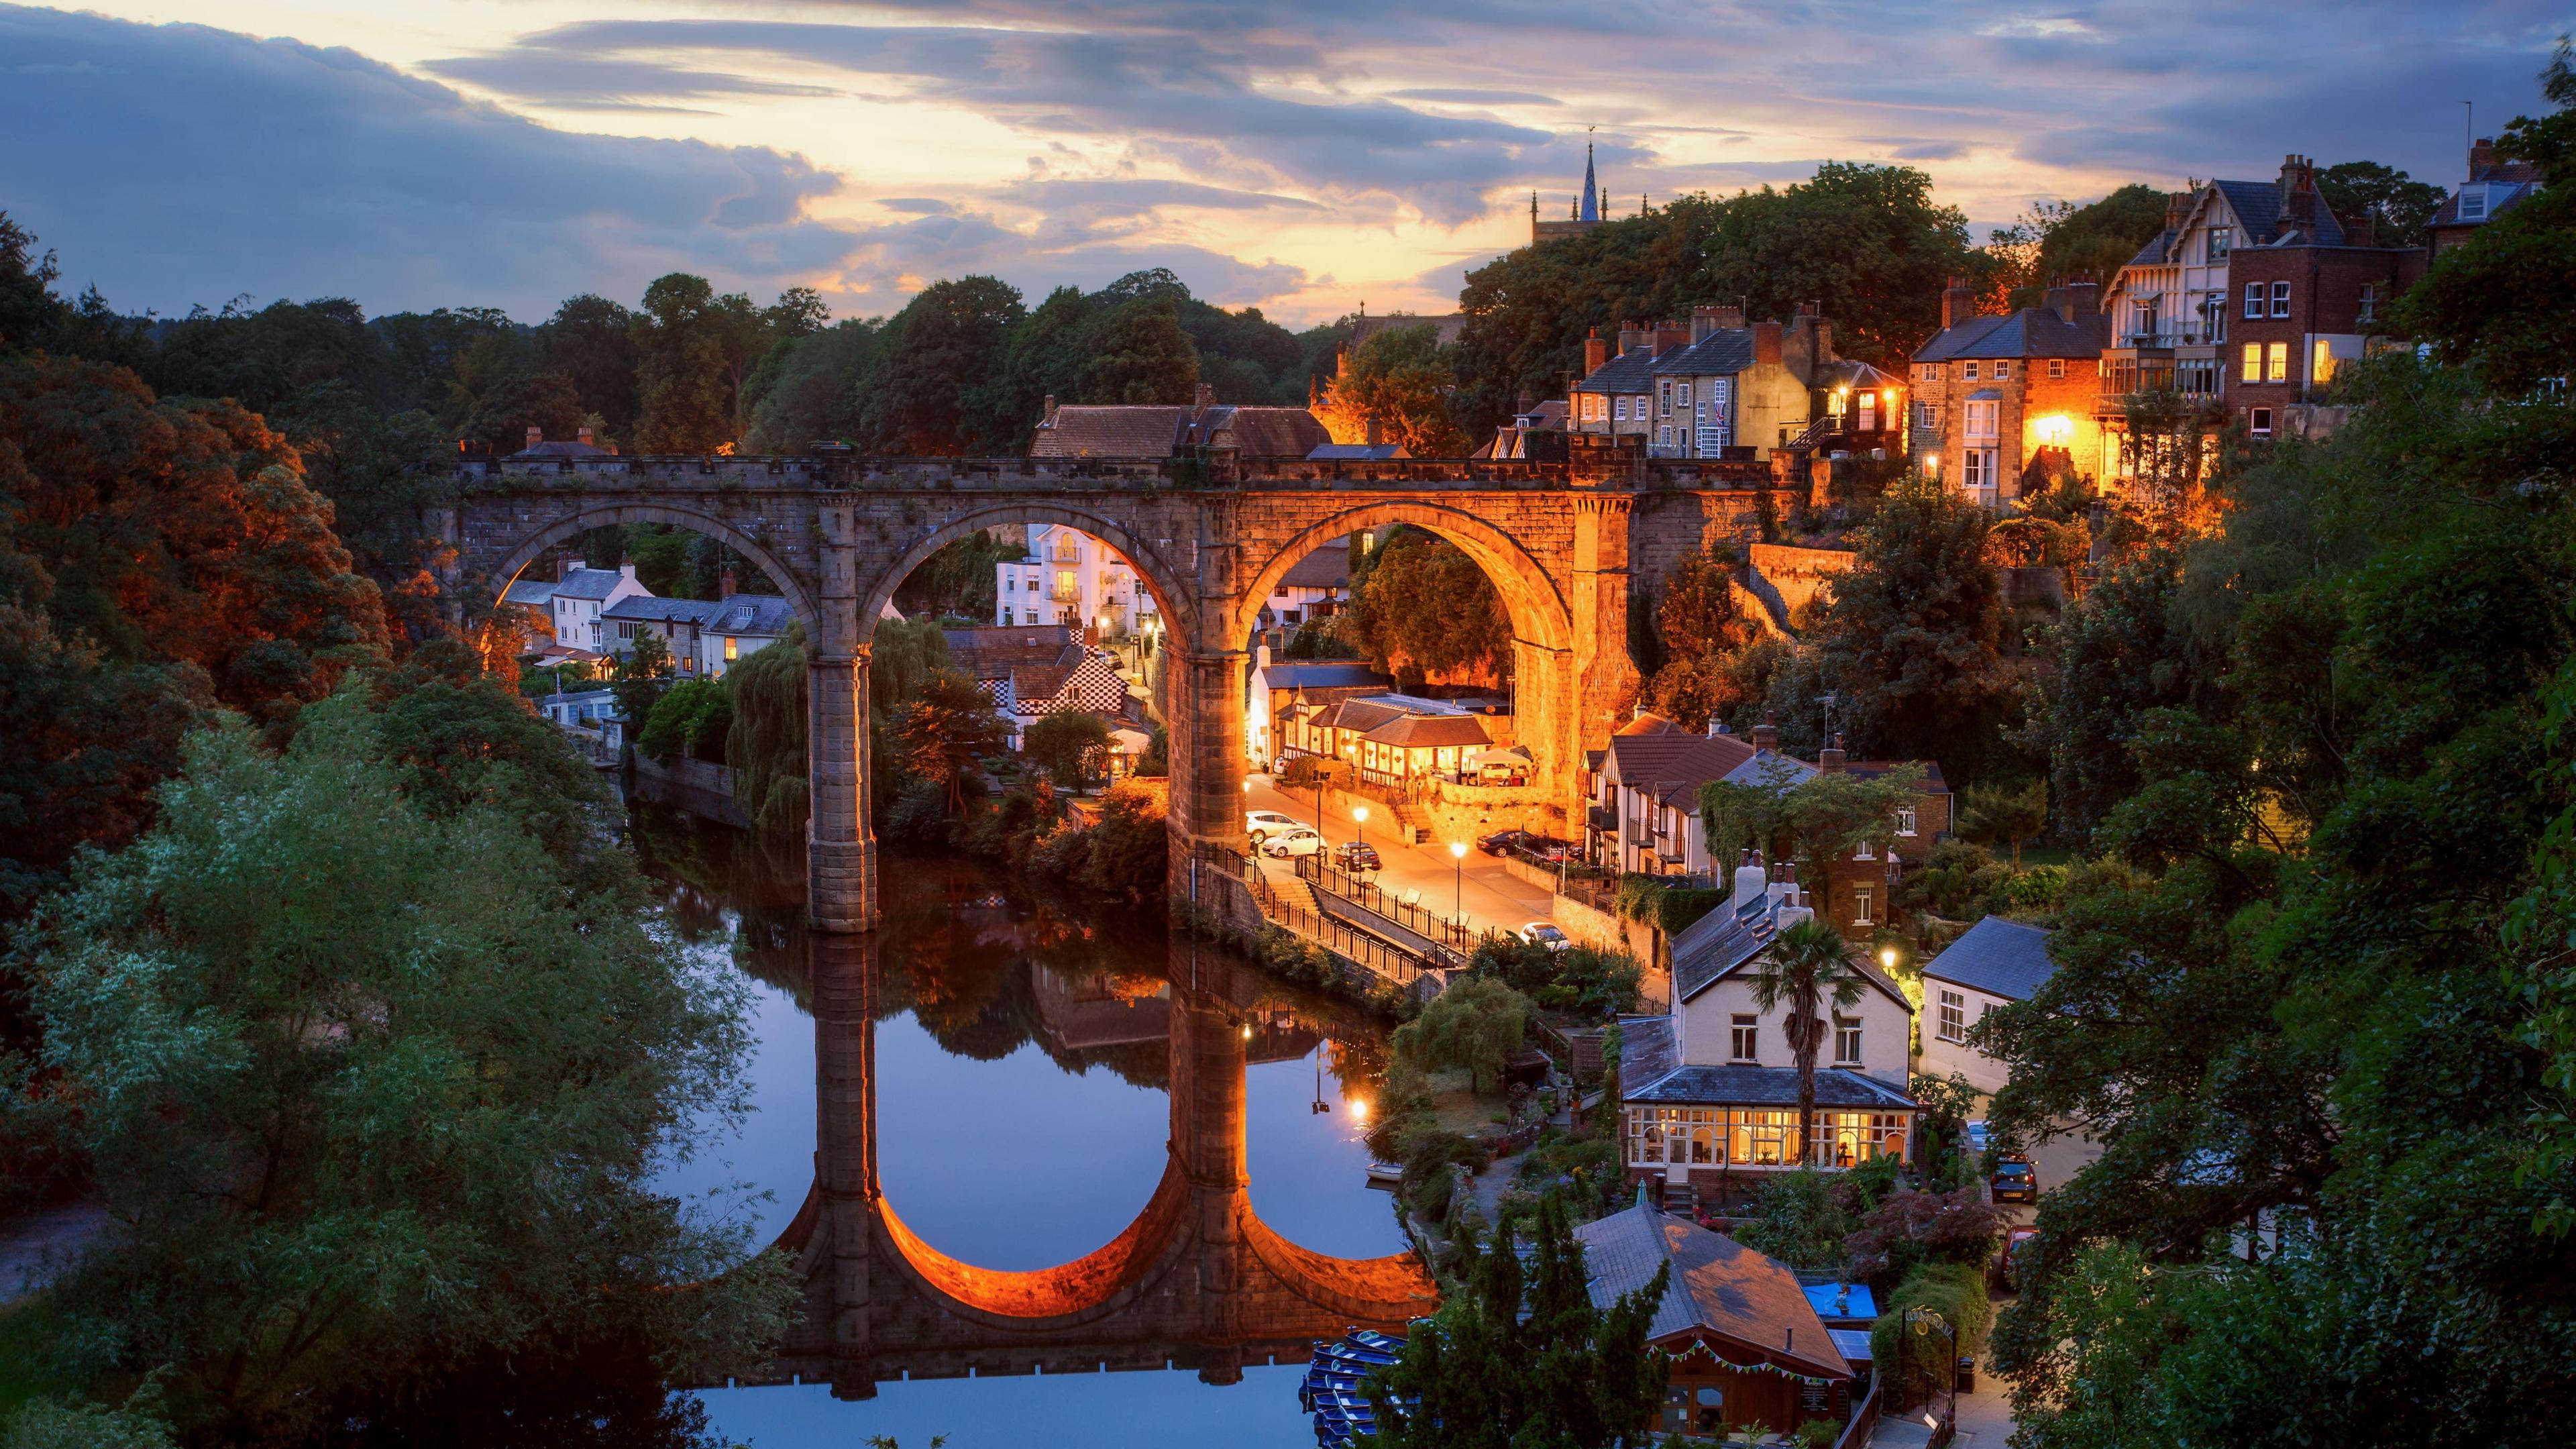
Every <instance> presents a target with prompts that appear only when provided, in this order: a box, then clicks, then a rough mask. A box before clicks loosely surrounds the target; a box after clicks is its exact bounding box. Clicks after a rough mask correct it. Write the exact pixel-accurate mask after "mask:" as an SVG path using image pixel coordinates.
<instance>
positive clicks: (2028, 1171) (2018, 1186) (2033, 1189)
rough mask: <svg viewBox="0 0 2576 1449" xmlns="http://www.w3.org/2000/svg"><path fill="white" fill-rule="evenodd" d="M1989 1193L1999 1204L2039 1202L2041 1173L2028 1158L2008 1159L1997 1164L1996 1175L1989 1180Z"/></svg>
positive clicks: (1987, 1183) (1987, 1184)
mask: <svg viewBox="0 0 2576 1449" xmlns="http://www.w3.org/2000/svg"><path fill="white" fill-rule="evenodd" d="M1986 1187H1987V1190H1988V1192H1989V1193H1990V1194H1991V1195H1992V1196H1993V1198H1994V1200H1995V1201H1997V1202H2032V1203H2035V1202H2037V1201H2039V1172H2038V1170H2037V1169H2035V1168H2033V1167H2032V1166H2031V1165H2030V1160H2029V1159H2028V1158H2022V1157H2007V1158H2005V1159H2003V1160H2002V1161H2000V1162H1997V1163H1996V1164H1995V1174H1994V1176H1993V1177H1991V1178H1989V1179H1987V1181H1986Z"/></svg>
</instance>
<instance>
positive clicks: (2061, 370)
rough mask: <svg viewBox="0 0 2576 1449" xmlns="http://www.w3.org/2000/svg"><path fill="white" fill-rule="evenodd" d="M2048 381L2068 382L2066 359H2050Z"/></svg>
mask: <svg viewBox="0 0 2576 1449" xmlns="http://www.w3.org/2000/svg"><path fill="white" fill-rule="evenodd" d="M2048 380H2049V381H2050V382H2064V381H2065V380H2066V359H2065V358H2063V357H2052V358H2050V359H2048Z"/></svg>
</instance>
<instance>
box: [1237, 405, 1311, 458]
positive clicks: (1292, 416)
mask: <svg viewBox="0 0 2576 1449" xmlns="http://www.w3.org/2000/svg"><path fill="white" fill-rule="evenodd" d="M1222 411H1224V412H1225V413H1226V414H1227V417H1226V418H1225V420H1224V423H1223V430H1224V431H1225V432H1226V433H1227V434H1230V435H1231V436H1230V437H1229V438H1228V439H1226V441H1231V442H1232V443H1233V444H1234V446H1235V449H1236V451H1238V452H1240V453H1242V454H1243V455H1244V456H1245V457H1247V458H1303V457H1305V456H1307V455H1308V454H1310V453H1312V452H1313V451H1314V450H1315V449H1316V448H1317V447H1319V446H1321V445H1323V444H1325V443H1329V442H1331V441H1332V437H1333V435H1332V434H1330V433H1328V432H1326V431H1324V425H1323V424H1322V423H1320V422H1317V421H1316V420H1315V415H1314V414H1313V413H1310V412H1308V411H1306V410H1305V409H1304V408H1247V407H1235V408H1226V409H1222Z"/></svg>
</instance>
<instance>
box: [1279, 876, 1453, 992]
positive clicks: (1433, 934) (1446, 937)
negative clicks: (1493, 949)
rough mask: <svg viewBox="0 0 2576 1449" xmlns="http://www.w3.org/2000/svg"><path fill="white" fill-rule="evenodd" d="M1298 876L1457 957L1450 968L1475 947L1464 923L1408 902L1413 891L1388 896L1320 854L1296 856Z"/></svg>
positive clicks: (1434, 947) (1381, 889) (1376, 886)
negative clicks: (1332, 863)
mask: <svg viewBox="0 0 2576 1449" xmlns="http://www.w3.org/2000/svg"><path fill="white" fill-rule="evenodd" d="M1297 875H1298V878H1299V879H1301V880H1304V881H1306V882H1308V883H1310V884H1312V885H1313V886H1314V887H1315V889H1316V890H1318V891H1320V892H1322V893H1323V894H1325V895H1328V896H1333V897H1336V898H1338V899H1340V900H1345V901H1348V902H1350V903H1351V904H1352V905H1354V906H1357V907H1359V908H1360V909H1361V910H1363V911H1366V912H1368V913H1369V914H1370V915H1373V916H1376V917H1378V918H1380V919H1382V920H1384V921H1386V922H1388V923H1389V924H1391V925H1394V926H1398V927H1401V928H1403V929H1404V930H1407V931H1410V932H1412V933H1413V934H1414V935H1416V936H1419V937H1421V938H1422V939H1423V941H1424V942H1425V943H1426V944H1428V945H1430V946H1431V947H1432V948H1433V949H1435V950H1440V951H1445V952H1448V953H1452V954H1454V955H1456V956H1457V957H1458V959H1457V960H1455V961H1453V962H1450V963H1449V964H1451V965H1461V966H1463V965H1465V964H1466V953H1467V951H1468V950H1470V949H1472V948H1473V947H1474V945H1475V941H1476V936H1475V933H1474V932H1472V931H1470V930H1468V929H1467V926H1466V923H1465V922H1463V921H1457V920H1452V919H1451V918H1449V917H1447V916H1443V915H1440V914H1438V913H1436V912H1433V911H1428V910H1425V909H1423V907H1422V905H1421V904H1420V903H1419V902H1418V901H1415V900H1412V899H1410V897H1411V896H1412V895H1414V894H1415V893H1414V892H1410V891H1408V892H1407V893H1406V894H1405V896H1401V897H1399V896H1395V895H1391V894H1389V893H1388V892H1387V891H1386V890H1385V889H1384V888H1382V887H1380V886H1379V885H1378V884H1377V883H1376V882H1374V881H1370V880H1367V879H1364V878H1362V877H1360V876H1356V875H1352V874H1350V873H1349V872H1347V871H1344V870H1342V869H1340V868H1338V867H1336V866H1332V865H1328V864H1326V863H1325V862H1324V858H1323V857H1322V856H1321V855H1302V856H1299V857H1298V858H1297Z"/></svg>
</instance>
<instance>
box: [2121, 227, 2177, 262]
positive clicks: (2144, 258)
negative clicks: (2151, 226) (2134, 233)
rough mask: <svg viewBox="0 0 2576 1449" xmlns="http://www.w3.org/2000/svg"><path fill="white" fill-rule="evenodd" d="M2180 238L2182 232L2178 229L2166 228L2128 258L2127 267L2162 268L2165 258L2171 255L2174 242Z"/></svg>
mask: <svg viewBox="0 0 2576 1449" xmlns="http://www.w3.org/2000/svg"><path fill="white" fill-rule="evenodd" d="M2181 236H2182V232H2181V231H2180V230H2179V229H2178V228H2175V227H2170V226H2169V227H2166V228H2165V229H2164V230H2163V231H2160V232H2157V233H2156V235H2155V239H2154V240H2152V241H2150V242H2148V243H2147V244H2146V245H2145V246H2142V247H2140V248H2138V254H2137V255H2136V256H2134V257H2131V258H2129V265H2130V266H2133V267H2161V266H2163V265H2164V264H2165V258H2167V257H2169V256H2172V255H2173V249H2174V242H2175V241H2176V240H2178V239H2179V238H2180V237H2181Z"/></svg>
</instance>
